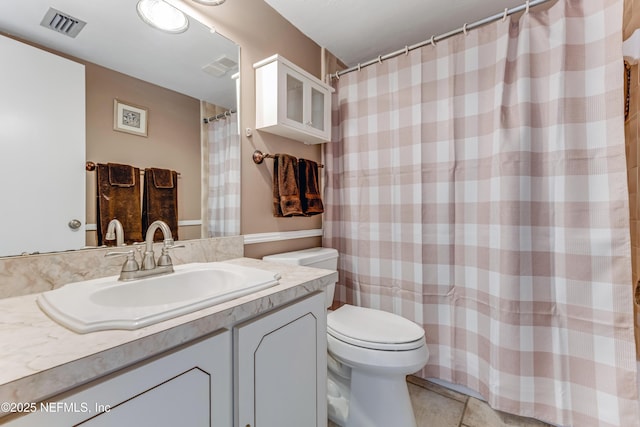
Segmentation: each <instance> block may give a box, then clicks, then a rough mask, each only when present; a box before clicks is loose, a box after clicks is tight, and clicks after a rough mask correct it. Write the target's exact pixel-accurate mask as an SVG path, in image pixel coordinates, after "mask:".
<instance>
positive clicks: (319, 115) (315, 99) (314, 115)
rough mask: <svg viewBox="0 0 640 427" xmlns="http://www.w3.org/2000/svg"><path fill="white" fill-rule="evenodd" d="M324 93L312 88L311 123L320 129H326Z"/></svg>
mask: <svg viewBox="0 0 640 427" xmlns="http://www.w3.org/2000/svg"><path fill="white" fill-rule="evenodd" d="M324 119H325V117H324V93H322V92H320V91H319V90H318V89H316V88H314V87H312V88H311V121H310V123H309V125H310V126H311V127H313V128H315V129H318V130H319V131H324Z"/></svg>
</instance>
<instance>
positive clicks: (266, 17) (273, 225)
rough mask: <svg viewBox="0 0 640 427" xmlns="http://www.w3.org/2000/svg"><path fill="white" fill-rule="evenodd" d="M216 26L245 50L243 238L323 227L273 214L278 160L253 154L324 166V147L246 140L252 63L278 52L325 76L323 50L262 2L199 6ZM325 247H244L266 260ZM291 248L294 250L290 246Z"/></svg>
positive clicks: (251, 114) (265, 137)
mask: <svg viewBox="0 0 640 427" xmlns="http://www.w3.org/2000/svg"><path fill="white" fill-rule="evenodd" d="M188 3H189V4H190V6H192V7H195V8H197V9H198V10H200V11H201V12H203V13H204V14H206V15H207V16H209V17H210V18H211V20H212V21H213V22H214V23H215V25H216V30H217V31H218V32H219V33H220V34H222V35H224V36H226V37H228V38H230V39H231V40H233V41H235V42H236V43H238V44H239V45H240V67H241V69H240V92H241V99H240V126H241V128H242V130H243V132H242V135H241V144H242V151H241V152H242V159H241V160H242V166H241V167H242V201H241V203H242V206H241V210H242V222H241V233H242V234H253V233H265V232H274V231H294V230H307V229H317V228H321V227H322V215H316V216H313V217H294V218H274V217H273V214H272V212H271V207H272V200H271V194H272V192H271V180H272V173H273V161H272V160H270V159H267V160H265V162H264V163H262V164H261V165H256V164H255V163H253V161H252V160H251V154H252V153H253V151H254V150H256V149H259V150H261V151H263V152H268V153H276V152H282V153H289V154H292V155H294V156H296V157H303V158H307V159H311V160H315V161H318V162H320V161H321V158H320V157H321V154H320V152H321V149H320V146H319V145H315V146H309V145H304V144H303V143H301V142H297V141H292V140H290V139H287V138H283V137H279V136H275V135H270V134H268V133H263V132H260V131H258V132H256V131H255V130H254V132H253V136H251V137H247V136H245V134H244V130H245V129H246V128H251V129H255V121H256V120H255V78H254V70H253V64H254V63H256V62H258V61H260V60H261V59H264V58H266V57H269V56H271V55H273V54H275V53H278V54H281V55H282V56H284V57H285V58H287V59H289V60H290V61H292V62H294V63H295V64H297V65H298V66H300V67H302V68H303V69H305V70H306V71H308V72H310V73H311V74H313V75H315V76H316V77H318V78H320V77H321V69H320V68H321V52H322V50H321V48H320V46H318V45H317V44H315V43H314V42H313V41H311V40H310V39H309V38H307V37H306V36H305V35H304V34H302V33H301V32H300V31H298V30H297V29H296V28H295V27H293V26H292V25H291V24H290V23H289V22H288V21H287V20H285V19H284V18H283V17H282V16H280V15H279V14H277V13H276V12H275V11H274V10H273V9H272V8H271V7H269V6H268V5H267V4H266V3H265V2H264V1H263V0H229V1H227V2H225V3H224V4H222V5H221V6H216V7H207V6H201V5H196V4H195V3H194V2H188ZM319 244H321V239H320V238H312V239H300V240H291V241H288V242H287V243H286V244H283V243H282V242H277V243H273V244H269V243H263V244H259V245H247V246H245V255H246V256H249V257H261V256H263V255H266V254H270V253H275V252H279V251H281V250H286V249H287V248H291V249H300V248H304V247H310V246H316V245H319ZM289 245H291V246H289Z"/></svg>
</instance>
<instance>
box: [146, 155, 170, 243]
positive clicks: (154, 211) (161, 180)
mask: <svg viewBox="0 0 640 427" xmlns="http://www.w3.org/2000/svg"><path fill="white" fill-rule="evenodd" d="M157 220H162V221H164V222H166V223H167V225H168V226H169V228H170V229H171V235H172V237H173V239H174V240H178V173H177V172H176V171H172V170H169V169H158V168H148V169H145V170H144V198H143V201H142V229H143V230H144V232H145V235H146V232H147V228H149V224H151V223H152V222H154V221H157ZM162 240H163V236H162V232H161V231H160V230H157V231H156V233H155V234H154V237H153V241H154V242H161V241H162Z"/></svg>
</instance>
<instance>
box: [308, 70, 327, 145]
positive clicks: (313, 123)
mask: <svg viewBox="0 0 640 427" xmlns="http://www.w3.org/2000/svg"><path fill="white" fill-rule="evenodd" d="M308 99H309V107H308V110H307V111H308V112H309V117H308V120H307V122H306V123H307V124H308V125H309V127H310V128H311V129H310V131H311V132H315V133H317V134H318V136H320V137H323V138H325V139H326V140H327V141H329V140H330V139H331V138H330V136H331V129H330V120H329V118H330V114H331V99H330V94H329V92H328V91H327V90H326V89H324V88H323V87H321V86H319V85H316V84H314V83H312V82H311V83H309V92H308Z"/></svg>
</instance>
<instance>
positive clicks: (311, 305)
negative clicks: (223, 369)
mask: <svg viewBox="0 0 640 427" xmlns="http://www.w3.org/2000/svg"><path fill="white" fill-rule="evenodd" d="M324 301H325V300H324V294H322V293H318V294H315V295H313V296H310V297H307V298H305V299H303V300H301V301H299V302H296V303H293V304H290V305H288V306H285V307H282V308H280V309H278V310H275V311H273V312H270V313H268V314H265V315H263V316H260V317H258V318H257V319H254V320H251V321H249V322H246V323H244V324H241V325H239V326H237V327H236V328H234V351H235V356H234V357H235V383H236V387H237V388H236V402H235V410H236V426H238V427H246V426H250V427H271V426H278V427H300V426H305V427H312V426H326V425H327V403H326V402H327V391H326V383H327V379H326V375H327V355H326V352H327V338H326V310H325V307H324Z"/></svg>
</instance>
